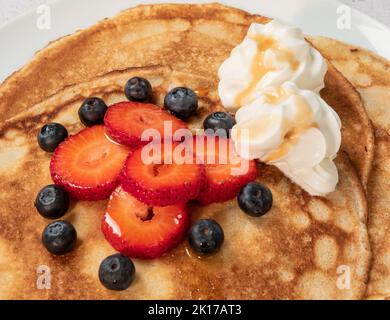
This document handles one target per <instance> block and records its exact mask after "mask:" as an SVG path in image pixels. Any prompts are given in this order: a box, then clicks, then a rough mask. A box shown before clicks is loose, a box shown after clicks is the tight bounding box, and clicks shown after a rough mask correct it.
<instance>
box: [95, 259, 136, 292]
mask: <svg viewBox="0 0 390 320" xmlns="http://www.w3.org/2000/svg"><path fill="white" fill-rule="evenodd" d="M134 277H135V266H134V263H133V262H132V261H131V260H130V259H129V258H127V257H125V256H123V255H121V254H114V255H112V256H109V257H108V258H106V259H105V260H103V262H102V263H101V265H100V268H99V280H100V282H101V283H102V285H103V286H105V287H106V288H107V289H109V290H114V291H123V290H126V289H127V288H129V287H130V285H131V283H132V282H133V281H134Z"/></svg>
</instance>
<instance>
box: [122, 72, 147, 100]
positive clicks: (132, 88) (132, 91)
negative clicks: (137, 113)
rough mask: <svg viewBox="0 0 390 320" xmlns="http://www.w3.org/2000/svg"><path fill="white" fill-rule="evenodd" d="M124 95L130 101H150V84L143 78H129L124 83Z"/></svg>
mask: <svg viewBox="0 0 390 320" xmlns="http://www.w3.org/2000/svg"><path fill="white" fill-rule="evenodd" d="M125 95H126V97H127V99H129V100H130V101H134V102H150V101H151V100H152V95H153V90H152V85H151V84H150V82H149V81H148V80H146V79H144V78H140V77H135V78H131V79H130V80H129V81H127V83H126V86H125Z"/></svg>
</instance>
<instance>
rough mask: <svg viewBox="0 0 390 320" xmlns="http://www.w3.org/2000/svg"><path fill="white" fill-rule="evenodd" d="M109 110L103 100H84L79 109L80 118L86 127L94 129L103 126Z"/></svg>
mask: <svg viewBox="0 0 390 320" xmlns="http://www.w3.org/2000/svg"><path fill="white" fill-rule="evenodd" d="M107 110H108V107H107V105H106V103H105V102H104V101H103V100H102V99H99V98H96V97H94V98H88V99H85V100H84V102H83V104H82V105H81V107H80V109H79V117H80V120H81V122H82V123H83V124H84V125H85V126H86V127H92V126H94V125H97V124H103V122H104V116H105V115H106V112H107Z"/></svg>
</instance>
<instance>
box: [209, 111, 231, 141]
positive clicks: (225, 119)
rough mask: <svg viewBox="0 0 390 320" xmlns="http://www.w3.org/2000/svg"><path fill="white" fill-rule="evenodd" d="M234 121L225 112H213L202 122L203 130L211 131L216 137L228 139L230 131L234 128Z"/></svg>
mask: <svg viewBox="0 0 390 320" xmlns="http://www.w3.org/2000/svg"><path fill="white" fill-rule="evenodd" d="M235 124H236V120H235V119H234V117H232V116H231V115H230V114H228V113H226V112H214V113H212V114H210V115H209V116H208V117H207V118H206V119H205V121H204V122H203V127H204V129H205V130H210V131H211V130H212V131H214V132H215V133H216V134H217V135H220V136H224V137H227V138H228V137H229V136H230V130H231V129H232V128H233V127H234V126H235Z"/></svg>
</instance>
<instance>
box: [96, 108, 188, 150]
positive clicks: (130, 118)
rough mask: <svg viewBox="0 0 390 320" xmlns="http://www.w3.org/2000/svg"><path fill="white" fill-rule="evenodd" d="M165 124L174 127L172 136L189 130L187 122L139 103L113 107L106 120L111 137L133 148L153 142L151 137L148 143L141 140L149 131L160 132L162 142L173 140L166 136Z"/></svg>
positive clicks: (161, 110) (159, 109)
mask: <svg viewBox="0 0 390 320" xmlns="http://www.w3.org/2000/svg"><path fill="white" fill-rule="evenodd" d="M164 122H169V124H170V125H172V133H170V134H174V133H175V132H176V131H177V130H179V129H187V128H188V126H187V124H186V123H185V122H183V121H181V120H179V119H177V118H176V117H174V116H173V115H171V114H170V113H168V112H167V111H164V110H163V109H161V108H159V107H157V106H155V105H153V104H145V103H137V102H121V103H117V104H114V105H112V106H111V107H110V108H109V109H108V111H107V113H106V116H105V119H104V123H105V125H106V127H107V133H108V134H109V136H110V137H111V138H112V139H113V140H115V141H117V142H118V143H121V144H124V145H127V146H130V147H132V148H135V147H138V146H140V145H146V144H147V143H149V142H150V141H152V138H151V137H147V138H148V140H146V141H142V140H141V138H142V135H143V134H144V132H145V131H146V130H148V129H153V130H154V131H155V132H158V133H159V135H160V137H161V140H162V141H163V140H165V139H167V138H172V137H165V136H164ZM169 131H170V130H169Z"/></svg>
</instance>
